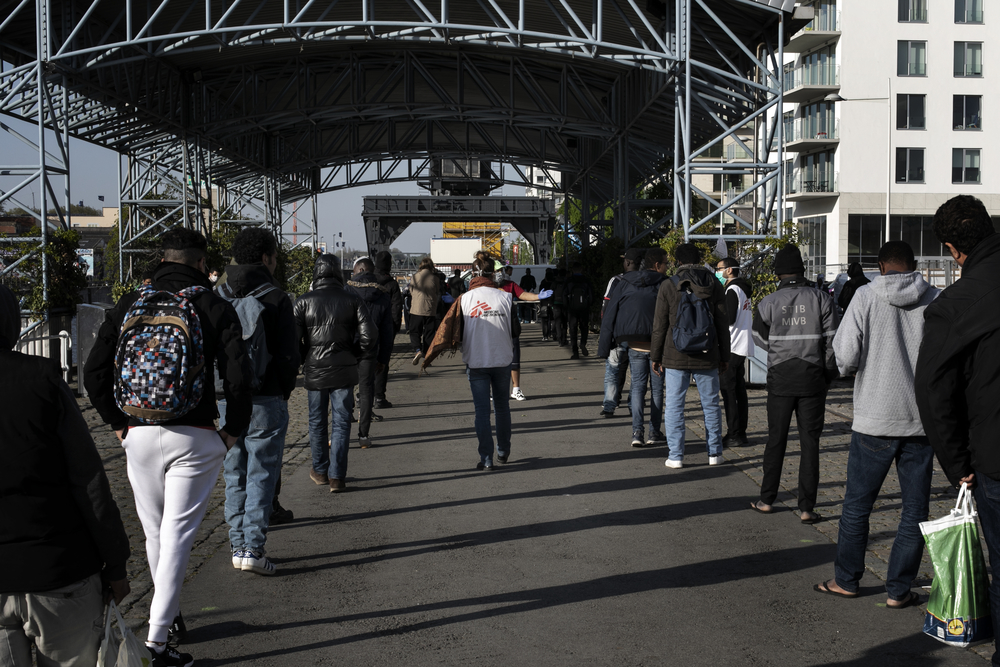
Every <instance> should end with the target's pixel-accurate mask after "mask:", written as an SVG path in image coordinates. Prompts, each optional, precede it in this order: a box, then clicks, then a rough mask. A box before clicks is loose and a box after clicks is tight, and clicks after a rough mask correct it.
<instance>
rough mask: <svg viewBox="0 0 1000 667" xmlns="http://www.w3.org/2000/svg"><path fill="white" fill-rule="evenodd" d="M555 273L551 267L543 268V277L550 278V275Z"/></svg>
mask: <svg viewBox="0 0 1000 667" xmlns="http://www.w3.org/2000/svg"><path fill="white" fill-rule="evenodd" d="M555 274H556V272H555V271H553V270H552V269H545V278H546V279H551V278H552V276H554V275H555Z"/></svg>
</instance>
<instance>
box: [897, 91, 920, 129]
mask: <svg viewBox="0 0 1000 667" xmlns="http://www.w3.org/2000/svg"><path fill="white" fill-rule="evenodd" d="M926 97H927V96H926V95H896V129H897V130H924V129H926V121H925V120H924V100H925V98H926Z"/></svg>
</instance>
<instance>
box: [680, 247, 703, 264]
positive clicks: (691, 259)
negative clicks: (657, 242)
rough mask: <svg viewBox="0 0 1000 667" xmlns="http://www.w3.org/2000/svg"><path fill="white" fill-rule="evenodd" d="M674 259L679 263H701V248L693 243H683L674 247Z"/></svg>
mask: <svg viewBox="0 0 1000 667" xmlns="http://www.w3.org/2000/svg"><path fill="white" fill-rule="evenodd" d="M674 259H675V260H677V263H678V264H700V263H701V250H700V249H699V248H698V246H696V245H695V244H693V243H682V244H680V245H679V246H677V247H676V248H674Z"/></svg>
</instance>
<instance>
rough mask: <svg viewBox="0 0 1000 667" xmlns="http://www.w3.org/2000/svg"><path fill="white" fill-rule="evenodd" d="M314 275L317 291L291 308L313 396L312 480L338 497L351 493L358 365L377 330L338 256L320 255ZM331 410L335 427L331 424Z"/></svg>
mask: <svg viewBox="0 0 1000 667" xmlns="http://www.w3.org/2000/svg"><path fill="white" fill-rule="evenodd" d="M313 276H314V280H313V284H314V286H315V289H313V290H312V291H311V292H306V293H305V294H303V295H302V296H300V297H299V298H298V299H297V300H296V301H295V307H294V309H293V314H294V317H295V335H296V337H297V339H298V341H299V353H300V355H301V356H302V373H303V375H304V376H305V388H306V390H307V391H308V392H309V447H310V448H311V449H312V459H313V462H312V470H311V471H310V473H309V477H310V479H312V481H313V482H315V483H316V484H319V485H326V484H329V485H330V492H331V493H340V492H341V491H344V490H345V489H346V488H347V486H346V484H345V479H346V478H347V448H348V447H349V446H350V442H351V414H352V413H353V412H354V385H356V384H358V360H359V359H361V358H363V357H364V356H366V355H369V354H371V353H373V352H374V350H375V346H376V345H377V344H378V329H377V328H376V326H375V323H374V322H372V319H371V316H370V315H369V314H368V307H367V306H365V303H364V301H363V300H362V299H361V297H359V296H358V295H357V294H353V293H351V292H348V291H347V290H346V289H344V277H343V274H342V273H341V271H340V260H339V259H337V256H336V255H328V254H323V255H320V256H319V257H318V258H317V259H316V267H315V270H314V272H313ZM355 341H356V342H355ZM331 409H332V413H333V418H332V422H330V421H327V419H328V417H327V415H329V414H330V412H331ZM331 423H332V431H331ZM331 432H332V434H333V438H332V439H331V438H330V433H331Z"/></svg>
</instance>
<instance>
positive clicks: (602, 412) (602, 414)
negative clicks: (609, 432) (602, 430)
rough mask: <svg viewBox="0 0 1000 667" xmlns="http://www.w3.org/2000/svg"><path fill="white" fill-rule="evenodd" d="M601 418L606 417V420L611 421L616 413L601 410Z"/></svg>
mask: <svg viewBox="0 0 1000 667" xmlns="http://www.w3.org/2000/svg"><path fill="white" fill-rule="evenodd" d="M601 416H602V417H604V418H605V419H610V418H612V417H614V416H615V411H614V410H611V411H610V412H609V411H607V410H601Z"/></svg>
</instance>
